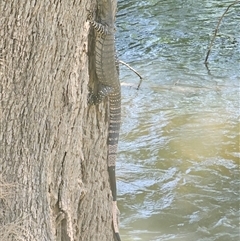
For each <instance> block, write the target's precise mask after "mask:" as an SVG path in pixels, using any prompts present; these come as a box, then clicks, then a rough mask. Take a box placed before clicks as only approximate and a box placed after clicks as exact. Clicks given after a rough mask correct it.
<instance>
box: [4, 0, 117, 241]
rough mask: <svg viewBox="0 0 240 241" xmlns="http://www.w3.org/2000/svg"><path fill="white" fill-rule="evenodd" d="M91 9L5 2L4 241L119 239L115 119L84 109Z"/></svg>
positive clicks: (70, 2) (69, 3) (74, 2)
mask: <svg viewBox="0 0 240 241" xmlns="http://www.w3.org/2000/svg"><path fill="white" fill-rule="evenodd" d="M90 4H91V5H92V7H93V6H94V5H95V4H96V0H91V1H88V0H66V1H65V0H64V1H60V0H56V1H55V0H41V1H40V0H39V1H37V0H35V1H32V0H21V1H14V0H1V1H0V12H1V15H0V21H1V23H0V50H1V53H0V54H1V57H0V58H1V61H0V120H1V122H0V179H1V181H2V183H3V181H4V182H5V183H8V184H9V185H11V186H9V187H14V190H13V192H12V193H11V195H8V196H7V197H5V196H4V193H3V192H4V190H5V189H6V188H5V189H3V185H2V186H1V185H0V188H1V187H2V190H0V192H2V194H0V227H1V228H0V232H1V234H0V235H2V236H0V239H1V240H5V241H7V240H31V241H32V240H37V241H43V240H44V241H52V240H58V241H68V240H71V241H72V240H74V241H75V240H79V241H88V240H89V241H96V240H99V241H104V240H106V241H111V240H113V233H112V219H111V192H110V187H109V181H108V173H107V161H106V157H107V147H106V140H107V128H108V123H107V118H106V116H107V114H108V113H107V108H106V103H103V104H101V105H99V106H92V107H89V106H88V105H87V96H88V81H89V74H90V75H91V76H94V74H91V73H89V69H90V70H92V69H91V63H89V58H88V53H89V54H92V53H91V49H90V50H89V51H88V46H89V44H88V34H89V23H87V22H86V19H87V12H86V9H90V8H91V7H90ZM0 184H1V183H0ZM5 187H6V186H5ZM3 197H4V198H3ZM11 227H14V228H13V229H12V228H11ZM4 235H5V236H4ZM3 238H4V239H3Z"/></svg>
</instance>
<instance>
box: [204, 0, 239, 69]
mask: <svg viewBox="0 0 240 241" xmlns="http://www.w3.org/2000/svg"><path fill="white" fill-rule="evenodd" d="M239 2H240V0H237V1H235V2H233V3H231V4H230V5H229V6H228V7H227V9H226V10H225V12H224V13H223V15H222V16H221V17H220V19H219V21H218V24H217V27H216V29H215V31H214V35H213V38H212V41H211V42H210V45H209V47H208V51H207V55H206V58H205V61H204V64H205V65H206V64H207V60H208V57H209V54H210V52H211V49H212V46H213V43H214V40H215V38H216V36H217V32H218V29H219V26H220V23H221V21H222V19H223V17H224V15H225V14H226V13H227V12H228V10H229V8H230V7H232V6H233V5H235V4H236V3H239Z"/></svg>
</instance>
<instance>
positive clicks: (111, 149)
mask: <svg viewBox="0 0 240 241" xmlns="http://www.w3.org/2000/svg"><path fill="white" fill-rule="evenodd" d="M99 2H100V3H99V6H98V13H99V14H98V15H99V18H100V22H97V21H95V20H94V18H93V13H92V12H90V11H89V14H88V21H89V22H90V24H91V25H92V27H93V28H94V29H95V33H96V40H95V41H96V42H95V67H96V74H97V79H98V81H99V84H100V90H99V92H98V93H97V95H95V96H94V95H90V98H89V103H90V104H99V103H100V102H101V101H102V100H103V99H104V98H105V97H108V100H109V113H110V116H109V128H108V141H107V145H108V158H107V160H108V173H109V181H110V186H111V192H112V197H113V205H112V213H113V228H114V233H115V237H116V240H117V241H121V239H120V235H119V228H118V208H117V188H116V176H115V165H116V158H117V147H118V139H119V131H120V125H121V87H120V82H119V68H118V63H117V61H116V50H115V26H114V22H115V14H116V6H117V3H116V0H100V1H99Z"/></svg>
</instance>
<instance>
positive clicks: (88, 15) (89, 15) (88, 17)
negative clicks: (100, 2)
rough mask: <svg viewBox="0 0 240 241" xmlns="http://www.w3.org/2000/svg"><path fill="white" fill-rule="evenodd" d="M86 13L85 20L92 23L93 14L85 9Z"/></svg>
mask: <svg viewBox="0 0 240 241" xmlns="http://www.w3.org/2000/svg"><path fill="white" fill-rule="evenodd" d="M87 12H88V14H87V20H88V21H93V12H92V11H91V10H88V9H87Z"/></svg>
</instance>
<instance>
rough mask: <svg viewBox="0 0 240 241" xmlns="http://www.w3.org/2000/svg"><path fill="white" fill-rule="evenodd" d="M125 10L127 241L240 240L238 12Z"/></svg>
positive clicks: (126, 6)
mask: <svg viewBox="0 0 240 241" xmlns="http://www.w3.org/2000/svg"><path fill="white" fill-rule="evenodd" d="M228 4H229V1H207V0H203V1H190V0H185V1H183V0H182V1H180V0H179V1H176V0H175V1H173V0H170V1H154V0H152V1H150V0H149V1H140V2H139V1H136V0H130V1H123V0H119V13H118V20H117V25H118V34H117V44H118V50H119V55H120V59H121V60H123V61H126V62H128V63H130V64H131V65H132V66H133V67H134V68H136V69H137V70H139V72H141V74H142V75H143V76H144V80H143V84H142V86H141V89H140V90H139V91H136V90H135V89H134V88H132V87H129V86H128V85H126V84H125V83H130V85H135V86H136V85H137V84H138V81H139V80H138V78H137V76H135V75H134V74H132V73H131V72H129V71H128V70H127V69H126V68H125V67H121V80H122V81H123V86H122V92H123V94H122V95H123V101H122V102H123V118H122V119H123V124H122V129H121V140H120V144H119V155H118V164H117V168H118V169H117V176H118V193H119V194H118V195H119V198H118V199H119V208H120V210H121V236H122V240H123V241H127V240H129V241H130V240H143V241H148V240H151V241H160V240H161V241H165V240H178V241H180V240H181V241H188V240H189V241H190V240H191V241H192V240H200V241H227V240H230V241H231V240H232V241H236V240H239V237H240V236H239V217H240V216H239V214H240V213H239V199H240V193H239V158H240V151H239V128H240V125H239V116H240V111H239V105H240V103H239V99H240V96H239V88H240V87H239V82H240V64H239V63H240V34H239V29H240V3H239V4H238V5H236V6H235V8H232V10H231V11H230V12H229V14H227V15H226V17H225V18H224V21H223V23H222V25H221V28H220V32H219V33H220V34H219V36H218V38H217V39H216V42H215V45H214V48H213V51H212V53H211V55H210V59H209V66H208V67H209V69H207V68H206V67H205V65H204V64H203V62H204V59H205V54H206V51H207V47H208V44H209V41H210V39H211V36H212V34H213V31H214V29H215V27H216V25H217V22H218V19H219V17H220V16H221V14H222V13H223V12H224V10H225V9H226V7H227V6H228Z"/></svg>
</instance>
